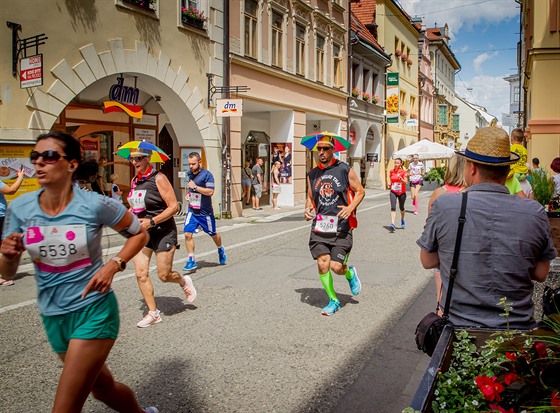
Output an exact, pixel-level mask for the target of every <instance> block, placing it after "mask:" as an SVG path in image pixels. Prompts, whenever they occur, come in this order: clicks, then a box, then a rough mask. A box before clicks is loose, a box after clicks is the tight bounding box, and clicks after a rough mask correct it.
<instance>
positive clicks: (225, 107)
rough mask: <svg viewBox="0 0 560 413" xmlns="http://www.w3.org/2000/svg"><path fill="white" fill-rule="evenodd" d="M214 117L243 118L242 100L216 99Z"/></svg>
mask: <svg viewBox="0 0 560 413" xmlns="http://www.w3.org/2000/svg"><path fill="white" fill-rule="evenodd" d="M216 116H222V117H233V116H243V99H216Z"/></svg>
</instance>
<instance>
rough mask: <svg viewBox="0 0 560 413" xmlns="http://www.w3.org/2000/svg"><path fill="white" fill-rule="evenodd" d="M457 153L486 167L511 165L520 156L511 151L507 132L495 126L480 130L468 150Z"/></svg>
mask: <svg viewBox="0 0 560 413" xmlns="http://www.w3.org/2000/svg"><path fill="white" fill-rule="evenodd" d="M455 153H456V154H457V155H461V156H464V157H465V158H467V159H468V160H469V161H471V162H475V163H481V164H484V165H496V166H498V165H511V164H513V163H515V162H517V161H518V160H519V155H517V154H515V153H513V152H511V151H510V144H509V136H508V134H507V133H506V131H504V130H503V129H500V128H496V127H493V126H490V127H488V128H480V129H478V130H477V131H476V133H475V134H474V136H473V137H472V139H471V140H470V141H469V143H468V144H467V148H466V149H465V150H464V151H455Z"/></svg>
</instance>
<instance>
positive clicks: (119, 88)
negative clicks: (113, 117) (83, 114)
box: [103, 76, 143, 119]
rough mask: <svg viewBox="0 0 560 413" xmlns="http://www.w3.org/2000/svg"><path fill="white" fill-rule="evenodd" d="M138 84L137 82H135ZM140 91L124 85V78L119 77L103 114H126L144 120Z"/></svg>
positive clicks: (112, 87) (110, 90) (111, 90)
mask: <svg viewBox="0 0 560 413" xmlns="http://www.w3.org/2000/svg"><path fill="white" fill-rule="evenodd" d="M135 83H136V80H135ZM139 96H140V89H138V88H137V87H136V84H135V85H134V87H131V86H125V85H124V77H122V76H119V77H117V83H115V84H113V85H112V86H111V88H110V89H109V99H110V100H108V101H106V102H103V113H109V112H124V113H126V114H127V115H128V116H130V117H132V118H138V119H141V118H142V114H143V110H142V106H138V97H139Z"/></svg>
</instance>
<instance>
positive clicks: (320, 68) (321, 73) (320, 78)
mask: <svg viewBox="0 0 560 413" xmlns="http://www.w3.org/2000/svg"><path fill="white" fill-rule="evenodd" d="M315 79H316V80H317V82H321V83H325V38H324V37H323V36H321V35H319V34H318V35H317V42H316V43H315Z"/></svg>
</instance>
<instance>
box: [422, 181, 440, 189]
mask: <svg viewBox="0 0 560 413" xmlns="http://www.w3.org/2000/svg"><path fill="white" fill-rule="evenodd" d="M440 186H441V185H440V184H439V182H438V181H424V185H422V188H420V190H421V191H433V190H434V189H436V188H439V187H440Z"/></svg>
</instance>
